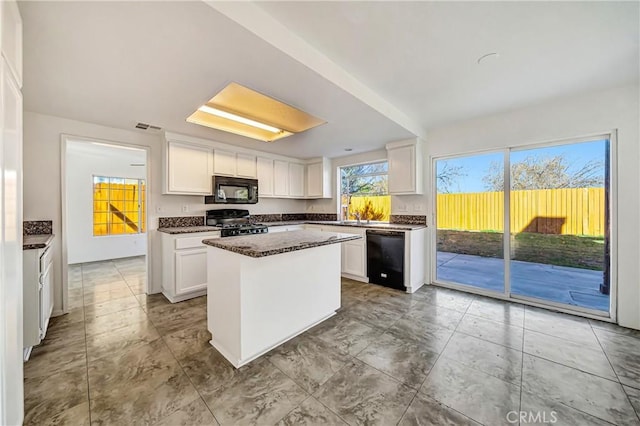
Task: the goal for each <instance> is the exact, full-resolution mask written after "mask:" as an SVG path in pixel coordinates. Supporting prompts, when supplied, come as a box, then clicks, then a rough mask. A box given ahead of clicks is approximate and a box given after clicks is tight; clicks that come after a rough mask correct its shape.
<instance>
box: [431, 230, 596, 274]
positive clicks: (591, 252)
mask: <svg viewBox="0 0 640 426" xmlns="http://www.w3.org/2000/svg"><path fill="white" fill-rule="evenodd" d="M502 249H503V247H502V233H497V232H491V231H490V232H470V231H455V230H443V229H439V230H438V250H439V251H446V252H451V253H462V254H471V255H477V256H485V257H495V258H502V257H503V250H502ZM511 257H512V259H513V260H522V261H525V262H535V263H544V264H548V265H558V266H570V267H574V268H582V269H592V270H597V271H601V270H602V268H603V261H604V237H601V236H596V237H591V236H583V235H551V234H537V233H527V232H523V233H520V234H516V235H515V236H514V237H512V238H511Z"/></svg>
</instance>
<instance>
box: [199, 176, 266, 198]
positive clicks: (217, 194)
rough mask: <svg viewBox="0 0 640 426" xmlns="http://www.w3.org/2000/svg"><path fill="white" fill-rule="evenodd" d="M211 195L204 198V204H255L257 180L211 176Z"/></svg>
mask: <svg viewBox="0 0 640 426" xmlns="http://www.w3.org/2000/svg"><path fill="white" fill-rule="evenodd" d="M211 187H212V188H213V194H212V195H208V196H206V197H204V203H205V204H256V203H257V202H258V180H257V179H245V178H235V177H229V176H213V182H212V186H211Z"/></svg>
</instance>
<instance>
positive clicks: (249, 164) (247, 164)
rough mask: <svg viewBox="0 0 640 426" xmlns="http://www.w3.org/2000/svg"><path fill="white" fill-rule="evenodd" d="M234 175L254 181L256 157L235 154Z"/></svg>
mask: <svg viewBox="0 0 640 426" xmlns="http://www.w3.org/2000/svg"><path fill="white" fill-rule="evenodd" d="M236 175H237V176H239V177H243V178H252V179H255V178H256V176H257V170H256V156H255V155H251V154H244V153H241V152H239V153H238V154H236Z"/></svg>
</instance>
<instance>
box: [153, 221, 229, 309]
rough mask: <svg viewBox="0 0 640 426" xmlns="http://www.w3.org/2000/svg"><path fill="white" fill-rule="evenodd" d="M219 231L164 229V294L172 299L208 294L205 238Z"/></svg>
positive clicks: (179, 299)
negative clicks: (166, 231) (203, 242)
mask: <svg viewBox="0 0 640 426" xmlns="http://www.w3.org/2000/svg"><path fill="white" fill-rule="evenodd" d="M209 238H220V232H219V231H213V232H195V233H189V234H166V233H162V294H164V295H165V297H166V298H167V299H169V301H170V302H171V303H176V302H181V301H183V300H187V299H192V298H194V297H198V296H202V295H205V294H207V248H206V246H205V245H204V244H202V240H204V239H209Z"/></svg>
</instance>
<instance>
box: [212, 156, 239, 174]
mask: <svg viewBox="0 0 640 426" xmlns="http://www.w3.org/2000/svg"><path fill="white" fill-rule="evenodd" d="M213 171H214V173H215V174H217V175H225V176H235V175H236V153H235V152H231V151H222V150H220V149H216V150H214V151H213Z"/></svg>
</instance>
